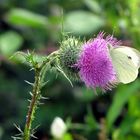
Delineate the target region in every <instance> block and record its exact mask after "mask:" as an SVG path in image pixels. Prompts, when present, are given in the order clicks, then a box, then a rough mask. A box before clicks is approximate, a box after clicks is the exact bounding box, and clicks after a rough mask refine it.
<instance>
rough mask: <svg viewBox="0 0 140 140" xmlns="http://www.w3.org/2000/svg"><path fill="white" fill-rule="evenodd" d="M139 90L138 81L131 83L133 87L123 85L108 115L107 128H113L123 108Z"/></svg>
mask: <svg viewBox="0 0 140 140" xmlns="http://www.w3.org/2000/svg"><path fill="white" fill-rule="evenodd" d="M138 89H139V81H138V80H137V81H136V82H134V83H131V85H130V84H129V85H121V86H120V87H119V88H118V90H117V92H116V94H115V96H114V99H113V103H112V105H111V107H110V109H109V111H108V113H107V117H106V119H107V126H108V128H109V129H110V128H111V127H112V126H113V123H114V122H115V120H116V119H117V117H118V116H119V114H120V112H121V110H122V108H123V106H124V105H125V104H126V103H127V101H128V100H129V99H130V97H131V96H133V94H135V93H136V92H137V90H138Z"/></svg>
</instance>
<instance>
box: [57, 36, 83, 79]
mask: <svg viewBox="0 0 140 140" xmlns="http://www.w3.org/2000/svg"><path fill="white" fill-rule="evenodd" d="M81 46H82V42H81V41H80V39H76V38H75V37H68V38H67V39H65V40H64V41H62V42H61V46H60V51H59V63H60V67H61V68H62V69H63V71H64V72H65V73H66V75H67V76H68V77H69V78H70V79H78V77H79V76H78V72H79V68H78V67H77V66H76V64H77V60H78V57H79V54H80V51H81Z"/></svg>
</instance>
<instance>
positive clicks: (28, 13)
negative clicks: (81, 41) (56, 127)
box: [0, 0, 140, 140]
mask: <svg viewBox="0 0 140 140" xmlns="http://www.w3.org/2000/svg"><path fill="white" fill-rule="evenodd" d="M62 9H63V13H62ZM62 14H63V15H62ZM62 20H63V23H64V30H65V31H67V32H70V33H71V34H72V35H74V36H77V37H79V36H80V37H82V38H86V40H88V39H89V38H93V37H95V36H96V35H97V34H98V32H99V31H105V32H107V34H113V35H114V36H116V37H117V38H118V39H120V40H121V41H122V44H123V45H128V46H132V47H135V48H137V49H138V50H140V1H139V0H123V1H122V0H0V139H1V140H10V139H12V138H11V136H14V135H15V134H17V133H18V131H17V129H16V128H15V127H14V124H17V125H20V127H21V128H22V129H23V128H24V123H25V116H26V113H27V106H28V104H29V103H28V101H27V99H28V98H29V97H30V96H29V90H31V87H30V86H29V85H28V84H27V83H25V82H24V80H29V81H30V82H33V80H34V77H33V76H34V75H33V72H32V71H29V67H28V66H26V65H25V64H22V63H20V61H18V60H16V61H15V60H12V59H9V57H10V56H11V55H12V54H13V53H15V52H16V51H19V50H22V51H26V50H35V52H36V53H38V54H43V55H48V54H49V53H51V52H53V51H54V50H57V49H58V48H59V42H60V41H61V38H62V34H61V27H62ZM46 79H48V80H49V82H48V84H47V85H46V87H44V88H43V91H42V92H43V95H44V96H46V97H49V100H46V101H44V105H41V106H40V109H39V110H38V111H37V113H36V116H37V117H36V119H35V121H34V123H33V126H34V127H35V126H36V125H38V124H40V126H39V128H38V129H37V132H36V134H35V135H36V136H37V137H38V139H39V140H51V139H52V136H51V134H50V125H51V123H52V121H53V119H54V118H55V117H56V116H59V117H61V118H63V119H64V121H65V122H69V123H70V124H71V128H70V129H69V130H68V132H67V133H68V135H69V136H68V137H66V138H65V140H107V139H109V140H140V79H139V78H137V80H136V81H134V82H133V83H130V84H128V85H119V86H117V87H116V88H115V89H113V91H109V92H107V93H106V94H102V93H99V95H98V96H97V95H95V94H94V91H93V90H92V89H87V88H86V87H85V85H84V84H83V83H81V82H74V83H73V84H74V87H73V88H72V87H71V86H70V84H69V82H68V81H67V80H66V79H65V78H64V77H63V76H62V75H59V76H57V77H56V74H55V72H53V71H52V72H48V74H47V77H46ZM69 120H70V121H69Z"/></svg>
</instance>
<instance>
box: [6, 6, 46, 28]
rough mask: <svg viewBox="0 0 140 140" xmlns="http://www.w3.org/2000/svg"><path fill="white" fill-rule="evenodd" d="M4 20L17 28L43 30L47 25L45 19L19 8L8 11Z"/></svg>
mask: <svg viewBox="0 0 140 140" xmlns="http://www.w3.org/2000/svg"><path fill="white" fill-rule="evenodd" d="M6 20H7V21H8V22H9V23H10V24H13V25H18V26H29V27H41V28H42V27H44V28H45V27H47V24H48V19H47V17H45V16H42V15H39V14H35V13H33V12H31V11H28V10H24V9H20V8H15V9H12V10H11V11H9V12H8V13H7V15H6Z"/></svg>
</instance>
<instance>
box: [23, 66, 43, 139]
mask: <svg viewBox="0 0 140 140" xmlns="http://www.w3.org/2000/svg"><path fill="white" fill-rule="evenodd" d="M40 77H41V70H40V69H35V81H34V86H33V91H32V99H31V102H30V105H29V110H28V114H27V118H26V124H25V128H24V134H23V140H30V136H31V126H32V122H33V120H34V115H35V111H36V109H37V104H38V100H39V97H40V96H39V95H40V81H41V78H40Z"/></svg>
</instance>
